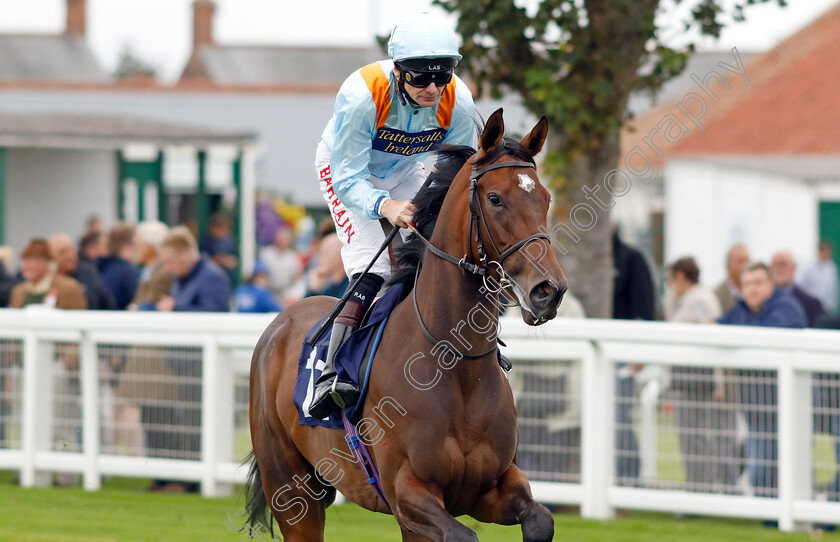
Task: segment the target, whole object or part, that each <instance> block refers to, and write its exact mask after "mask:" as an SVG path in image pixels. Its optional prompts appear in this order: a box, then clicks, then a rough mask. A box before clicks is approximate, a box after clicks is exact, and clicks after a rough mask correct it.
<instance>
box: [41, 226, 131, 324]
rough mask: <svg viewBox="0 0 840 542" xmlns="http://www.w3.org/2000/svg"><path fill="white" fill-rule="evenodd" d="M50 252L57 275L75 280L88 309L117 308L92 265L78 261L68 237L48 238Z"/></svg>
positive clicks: (61, 235) (56, 235)
mask: <svg viewBox="0 0 840 542" xmlns="http://www.w3.org/2000/svg"><path fill="white" fill-rule="evenodd" d="M49 244H50V252H51V253H52V255H53V257H54V258H55V263H56V266H57V271H58V274H59V275H64V276H67V277H70V278H73V279H76V280H77V281H78V282H79V284H81V285H82V288H84V291H85V299H87V306H88V309H91V310H114V309H115V308H117V305H116V302H115V301H114V297H113V296H112V295H111V292H110V291H109V290H108V287H107V286H105V283H104V282H102V278H101V277H100V276H99V271H97V270H96V267H95V266H94V265H93V264H90V263H87V262H81V261H79V253H78V252H77V251H76V245H74V244H73V240H72V239H70V236H69V235H66V234H64V233H56V234H53V236H52V237H50V241H49Z"/></svg>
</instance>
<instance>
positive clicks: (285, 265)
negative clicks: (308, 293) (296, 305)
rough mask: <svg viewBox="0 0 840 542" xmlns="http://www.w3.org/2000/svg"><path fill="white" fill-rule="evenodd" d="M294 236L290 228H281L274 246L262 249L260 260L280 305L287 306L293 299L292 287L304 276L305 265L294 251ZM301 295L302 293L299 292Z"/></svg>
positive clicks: (275, 238) (275, 237)
mask: <svg viewBox="0 0 840 542" xmlns="http://www.w3.org/2000/svg"><path fill="white" fill-rule="evenodd" d="M294 241H295V238H294V234H293V232H292V229H291V228H290V227H288V226H281V227H280V228H279V229H278V230H277V234H276V235H275V236H274V244H273V245H271V246H267V247H263V248H261V249H260V253H259V258H260V261H262V262H263V263H264V264H265V267H266V269H267V271H268V285H269V288H270V289H271V293H272V294H273V295H274V298H275V299H276V300H277V302H278V303H281V304H283V305H287V304H288V303H289V302H290V301H292V299H290V294H291V290H292V287H293V286H294V285H295V284H296V283H297V282H298V280H299V279H300V277H301V275H302V274H303V263H302V262H301V258H300V255H299V254H298V253H297V251H296V250H295V249H294ZM298 295H300V292H298Z"/></svg>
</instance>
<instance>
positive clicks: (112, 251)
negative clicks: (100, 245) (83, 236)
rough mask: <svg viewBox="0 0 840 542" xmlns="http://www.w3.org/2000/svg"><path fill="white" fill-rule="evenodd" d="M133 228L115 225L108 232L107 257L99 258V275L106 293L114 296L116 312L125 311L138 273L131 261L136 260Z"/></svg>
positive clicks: (131, 297)
mask: <svg viewBox="0 0 840 542" xmlns="http://www.w3.org/2000/svg"><path fill="white" fill-rule="evenodd" d="M135 250H136V249H135V246H134V226H130V225H128V224H122V223H121V224H117V225H115V226H114V227H113V228H111V231H110V232H108V256H106V257H104V258H100V259H99V262H98V266H99V273H100V274H101V275H102V281H103V282H104V283H105V286H107V287H108V291H110V292H111V295H113V296H114V301H116V304H117V309H118V310H125V309H126V308H127V307H128V304H129V303H131V300H132V299H134V294H135V293H137V282H138V280H139V279H140V273H139V271H138V270H137V268H136V267H135V266H134V264H133V263H131V262H132V261H134V260H135V259H136V256H135V254H134V253H135Z"/></svg>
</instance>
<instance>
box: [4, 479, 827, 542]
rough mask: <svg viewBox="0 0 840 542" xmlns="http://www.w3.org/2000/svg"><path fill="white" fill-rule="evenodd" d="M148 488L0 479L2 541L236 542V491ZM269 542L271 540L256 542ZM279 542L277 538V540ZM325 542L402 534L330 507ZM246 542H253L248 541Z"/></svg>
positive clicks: (565, 527)
mask: <svg viewBox="0 0 840 542" xmlns="http://www.w3.org/2000/svg"><path fill="white" fill-rule="evenodd" d="M148 483H149V482H148V481H147V480H126V479H115V480H110V481H108V482H106V483H105V484H104V486H103V489H102V490H101V491H97V492H87V491H84V490H82V489H80V488H50V489H40V488H35V489H22V488H20V487H18V486H17V485H15V484H14V483H13V482H12V475H11V474H8V473H2V475H0V540H2V541H7V540H8V541H15V542H42V541H43V542H47V541H49V542H64V541H68V542H70V541H72V542H76V541H79V542H81V541H85V542H106V541H108V542H111V541H119V542H193V541H196V542H198V541H201V542H212V541H220V542H240V541H248V537H247V536H246V535H244V534H243V533H238V532H236V529H238V528H239V527H240V526H241V525H242V522H243V521H242V518H241V515H240V514H241V513H242V505H243V502H244V500H243V496H242V493H241V490H239V491H238V492H237V494H235V495H234V496H232V497H228V498H217V499H205V498H202V497H201V496H199V495H174V494H160V493H150V492H148V491H145V489H144V488H145V487H146V486H147V485H148ZM462 520H463V521H464V523H465V524H466V525H467V526H468V527H470V528H471V529H473V530H475V531H476V533H477V534H478V537H479V539H480V540H482V542H488V541H490V542H494V541H495V542H502V541H513V540H521V535H520V531H519V527H501V526H498V525H484V524H479V523H478V522H476V521H473V520H471V519H469V518H462ZM555 529H556V536H555V540H557V541H558V542H566V541H572V540H575V541H577V540H580V541H590V540H591V541H600V540H604V541H609V542H637V541H638V542H641V541H645V542H648V541H654V542H709V541H721V542H723V541H726V542H730V541H734V542H739V541H743V542H747V541H749V542H753V541H756V540H761V541H764V540H767V541H774V540H780V541H781V540H784V541H790V542H793V541H800V540H801V541H805V540H820V539H821V540H826V541H831V540H837V541H840V534H837V533H827V534H826V533H823V532H821V531H815V532H811V533H807V532H800V533H793V534H784V533H780V532H778V531H777V530H775V529H770V528H765V527H762V526H761V525H760V524H759V522H757V521H749V520H730V519H717V518H675V517H674V516H672V515H668V514H653V513H642V512H631V513H628V514H622V516H621V517H618V518H616V519H613V520H610V521H592V520H584V519H581V518H580V517H579V516H578V515H577V514H573V513H566V514H563V513H561V514H557V515H555ZM252 540H257V541H259V542H268V541H269V540H270V537H269V536H268V535H265V536H262V537H259V536H258V537H256V538H255V539H252ZM278 540H279V537H278ZM326 540H328V541H333V540H336V541H341V542H388V541H394V542H397V541H399V540H400V535H399V529H397V527H396V524H395V523H394V520H393V518H392V517H390V516H385V515H382V514H373V513H371V512H368V511H366V510H362V509H361V508H359V507H357V506H355V505H352V504H343V505H339V506H333V507H330V509H329V511H328V514H327V532H326ZM248 542H250V541H248Z"/></svg>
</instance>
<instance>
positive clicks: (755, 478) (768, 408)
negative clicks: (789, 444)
mask: <svg viewBox="0 0 840 542" xmlns="http://www.w3.org/2000/svg"><path fill="white" fill-rule="evenodd" d="M740 284H741V293H742V295H743V299H740V300H738V301H737V302H736V303H735V306H733V307H732V308H731V309H730V310H729V311H728V312H727V313H726V314H724V315H723V316H722V317H721V318H720V319H719V320H718V322H719V323H721V324H727V325H742V326H766V327H791V328H803V327H805V326H807V325H808V320H807V318H806V317H805V311H804V310H803V309H802V306H801V305H800V304H799V303H798V302H797V301H796V300H795V299H794V298H793V296H791V295H790V294H788V293H787V292H783V291H782V290H780V289H778V288H776V287H775V286H774V285H773V281H772V279H771V278H770V269H769V268H768V267H767V266H766V265H765V264H763V263H760V262H757V263H750V264H747V265H745V266H744V268H743V270H742V271H741V277H740ZM737 375H738V377H739V384H740V386H739V387H740V389H739V396H740V400H741V406H742V408H743V410H744V415H745V417H746V419H747V426H748V430H749V434H748V437H747V469H748V471H749V476H750V482H751V483H752V486H753V488H754V489H755V491H756V495H757V496H760V497H771V496H774V495H775V493H776V488H777V487H778V483H777V482H778V468H777V464H776V458H777V442H776V432H777V429H778V424H777V418H776V405H777V402H776V401H777V398H776V375H775V374H774V372H773V371H751V370H740V371H737Z"/></svg>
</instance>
